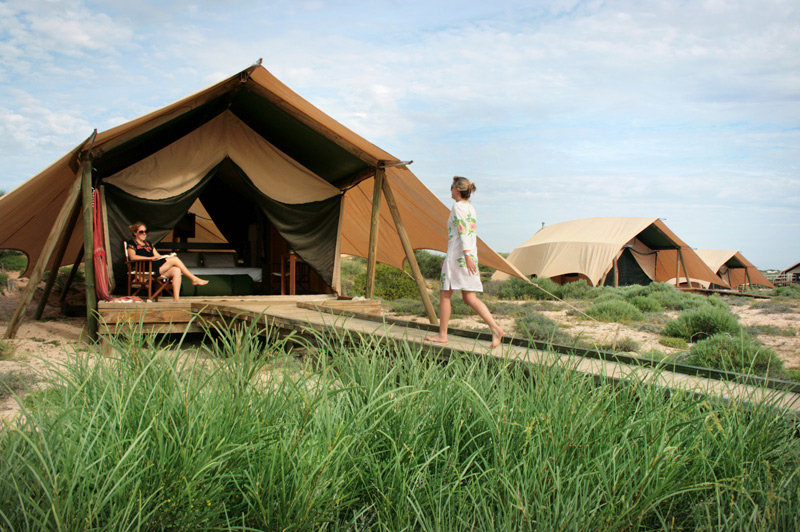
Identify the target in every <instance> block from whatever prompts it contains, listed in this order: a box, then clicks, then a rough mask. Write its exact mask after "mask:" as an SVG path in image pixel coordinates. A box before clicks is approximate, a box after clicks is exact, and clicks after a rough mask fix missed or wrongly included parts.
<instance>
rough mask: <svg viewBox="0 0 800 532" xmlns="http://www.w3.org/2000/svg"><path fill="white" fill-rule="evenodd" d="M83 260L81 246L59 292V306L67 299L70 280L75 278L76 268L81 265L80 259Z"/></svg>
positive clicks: (62, 305) (70, 284)
mask: <svg viewBox="0 0 800 532" xmlns="http://www.w3.org/2000/svg"><path fill="white" fill-rule="evenodd" d="M82 260H83V246H81V248H80V249H79V250H78V256H77V257H76V258H75V262H73V263H72V269H71V270H70V271H69V276H68V277H67V282H66V283H64V291H63V292H61V297H59V298H58V305H59V306H60V307H62V309H63V307H64V303H65V302H66V300H67V292H68V291H69V287H70V286H72V281H74V280H75V275H77V273H78V268H79V267H80V265H81V261H82Z"/></svg>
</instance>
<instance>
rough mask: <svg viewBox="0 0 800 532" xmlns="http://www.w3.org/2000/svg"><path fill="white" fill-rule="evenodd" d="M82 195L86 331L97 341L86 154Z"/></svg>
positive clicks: (89, 172)
mask: <svg viewBox="0 0 800 532" xmlns="http://www.w3.org/2000/svg"><path fill="white" fill-rule="evenodd" d="M80 172H81V195H82V197H83V209H82V212H83V249H84V251H86V250H87V249H88V250H89V253H84V260H83V274H84V276H85V277H86V330H87V333H88V334H89V339H90V340H92V341H95V340H97V294H95V291H94V252H93V250H94V228H93V224H92V222H93V220H94V216H93V212H92V156H91V152H86V153H85V154H84V156H83V157H82V163H81V170H80Z"/></svg>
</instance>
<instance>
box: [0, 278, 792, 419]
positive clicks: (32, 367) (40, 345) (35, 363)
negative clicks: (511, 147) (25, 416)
mask: <svg viewBox="0 0 800 532" xmlns="http://www.w3.org/2000/svg"><path fill="white" fill-rule="evenodd" d="M10 277H11V279H12V282H11V283H10V284H11V285H12V287H11V288H7V289H6V290H5V291H4V292H3V294H2V295H0V334H5V330H6V326H7V325H8V322H9V320H10V319H11V317H12V316H13V314H14V311H15V310H16V308H17V305H18V303H19V300H20V297H21V295H22V291H23V289H24V287H25V284H26V281H27V280H26V279H20V280H18V279H16V274H14V273H12V274H11V275H10ZM40 293H41V287H40V289H39V290H37V293H36V295H35V296H34V301H33V302H32V303H31V305H29V307H28V312H27V317H26V319H25V320H23V322H22V326H21V327H20V328H19V330H18V332H17V335H16V338H15V339H12V340H0V341H2V342H3V343H5V344H7V347H6V351H10V353H8V354H5V355H0V377H2V376H3V375H8V374H10V373H16V374H18V375H24V376H25V377H26V378H28V379H29V380H30V381H32V382H41V381H43V380H44V379H45V378H46V375H45V374H46V372H47V369H46V368H47V365H48V364H56V365H58V364H60V363H63V362H64V361H65V360H66V358H67V353H69V352H71V350H74V349H80V348H81V347H82V346H83V345H84V340H85V335H84V330H83V327H84V325H85V319H83V318H67V317H63V316H62V315H61V313H60V309H59V308H56V307H55V306H52V305H48V306H47V307H46V309H45V312H44V316H43V318H44V319H43V320H42V321H33V320H32V315H33V313H34V311H35V308H36V302H37V301H38V296H39V294H40ZM82 297H84V296H83V295H82V294H81V293H79V292H77V291H76V292H75V293H74V294H73V295H71V296H70V298H68V299H70V300H72V301H75V302H80V301H81V299H82ZM51 299H52V300H56V299H57V297H54V296H51ZM556 306H560V309H559V310H552V311H543V312H542V314H543V315H544V316H546V317H548V318H550V319H552V320H554V321H556V322H557V323H558V324H559V326H560V327H561V328H562V329H563V330H564V331H565V332H568V333H569V334H571V335H572V336H574V337H579V338H581V339H582V340H584V341H585V342H587V343H590V344H596V345H606V346H607V345H611V344H617V343H619V342H620V341H623V340H625V339H630V340H633V341H634V342H636V344H638V346H639V349H638V350H637V352H638V353H647V352H648V351H652V350H659V351H661V352H662V353H664V354H665V355H666V354H672V353H675V352H678V351H680V350H679V349H674V348H669V347H665V346H663V345H661V344H660V343H659V341H658V340H659V338H660V336H659V334H658V333H657V332H649V331H646V330H642V325H641V324H634V325H621V324H617V323H602V322H597V321H593V320H589V319H586V318H582V317H579V316H576V315H574V313H573V314H570V313H569V312H568V311H569V308H568V306H566V305H563V304H558V305H556ZM731 310H732V311H733V312H734V313H735V314H736V315H738V317H739V320H740V323H741V324H742V325H743V326H752V325H758V326H771V327H773V328H776V330H778V331H779V332H780V334H761V335H759V336H758V339H759V340H760V341H761V342H762V343H763V344H765V345H767V346H768V347H770V348H772V349H773V350H774V351H775V352H776V353H777V354H778V355H779V356H780V357H781V358H782V359H783V360H784V362H785V364H786V368H787V369H798V368H800V309H798V308H793V309H789V310H787V309H784V310H783V311H781V312H776V311H774V310H773V311H771V310H770V309H768V308H760V307H759V306H758V303H757V302H753V301H749V300H748V301H747V302H746V303H745V304H739V305H735V306H733V307H732V308H731ZM675 315H676V314H675V313H673V314H672V315H670V316H669V317H674V316H675ZM406 318H409V319H413V320H415V321H427V320H426V319H425V318H420V317H406ZM496 319H497V321H498V323H499V325H500V326H501V327H503V328H504V329H505V330H506V331H507V332H508V334H514V320H513V319H512V318H508V317H505V316H496ZM451 326H453V327H459V328H465V329H486V326H485V324H484V323H483V322H482V321H481V320H480V319H479V318H478V317H477V316H471V317H467V318H459V319H453V320H452V321H451ZM661 327H662V326H661V325H655V326H653V327H650V328H649V329H650V330H656V331H657V330H660V329H661ZM18 411H19V405H18V404H17V400H16V399H15V398H14V397H8V398H6V399H3V400H0V422H2V421H3V420H6V421H7V420H10V419H13V417H14V416H15V415H16V413H17V412H18Z"/></svg>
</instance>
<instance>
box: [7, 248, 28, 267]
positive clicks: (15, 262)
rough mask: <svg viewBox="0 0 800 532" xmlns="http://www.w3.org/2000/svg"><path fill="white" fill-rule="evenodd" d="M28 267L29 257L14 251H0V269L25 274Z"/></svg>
mask: <svg viewBox="0 0 800 532" xmlns="http://www.w3.org/2000/svg"><path fill="white" fill-rule="evenodd" d="M27 267H28V257H27V255H25V254H24V253H21V252H19V251H13V250H3V251H0V268H1V269H3V270H6V271H14V272H24V271H25V269H26V268H27Z"/></svg>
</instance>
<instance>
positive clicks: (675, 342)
mask: <svg viewBox="0 0 800 532" xmlns="http://www.w3.org/2000/svg"><path fill="white" fill-rule="evenodd" d="M658 343H659V344H661V345H663V346H665V347H672V348H674V349H686V348H687V347H689V344H687V343H686V340H684V339H683V338H675V337H673V336H662V337H661V338H659V339H658Z"/></svg>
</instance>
